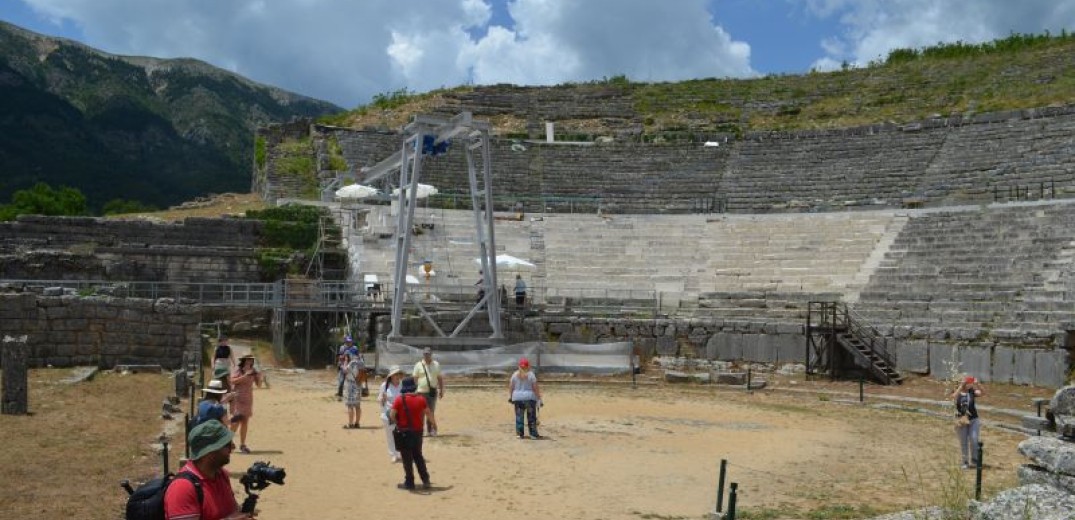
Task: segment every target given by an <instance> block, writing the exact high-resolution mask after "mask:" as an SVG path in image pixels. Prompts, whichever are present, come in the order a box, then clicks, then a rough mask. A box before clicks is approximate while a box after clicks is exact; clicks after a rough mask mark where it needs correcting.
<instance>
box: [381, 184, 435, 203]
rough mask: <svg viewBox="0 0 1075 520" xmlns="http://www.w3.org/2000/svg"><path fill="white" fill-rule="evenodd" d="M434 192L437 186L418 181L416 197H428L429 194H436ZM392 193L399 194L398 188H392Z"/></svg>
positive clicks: (396, 195)
mask: <svg viewBox="0 0 1075 520" xmlns="http://www.w3.org/2000/svg"><path fill="white" fill-rule="evenodd" d="M409 187H410V186H408V188H409ZM436 194H437V188H435V187H434V186H432V185H430V184H422V183H418V193H417V197H418V198H419V199H424V198H426V197H428V196H430V195H436ZM392 195H393V196H395V197H398V196H399V188H396V189H394V190H392Z"/></svg>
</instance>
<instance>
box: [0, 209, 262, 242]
mask: <svg viewBox="0 0 1075 520" xmlns="http://www.w3.org/2000/svg"><path fill="white" fill-rule="evenodd" d="M260 230H261V223H260V222H258V221H256V220H240V219H215V218H187V219H185V220H183V221H182V222H175V223H171V222H150V221H145V220H113V219H104V218H96V217H46V216H41V215H21V216H19V217H18V218H17V219H16V220H15V221H13V222H0V251H10V250H12V249H15V248H20V247H21V248H26V247H38V248H41V249H68V248H76V249H78V248H96V247H142V248H147V249H148V248H154V247H161V246H170V247H201V248H210V247H217V248H234V249H243V248H253V247H254V246H255V245H256V243H257V237H258V233H259V232H260Z"/></svg>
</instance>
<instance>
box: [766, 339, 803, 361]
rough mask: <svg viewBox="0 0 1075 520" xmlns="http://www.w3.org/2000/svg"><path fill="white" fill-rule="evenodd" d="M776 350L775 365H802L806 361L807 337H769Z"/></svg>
mask: <svg viewBox="0 0 1075 520" xmlns="http://www.w3.org/2000/svg"><path fill="white" fill-rule="evenodd" d="M769 341H770V342H772V343H773V347H774V349H775V359H774V360H773V361H774V362H775V363H788V362H792V363H802V362H803V361H805V360H806V337H805V336H803V335H802V334H776V335H772V336H769Z"/></svg>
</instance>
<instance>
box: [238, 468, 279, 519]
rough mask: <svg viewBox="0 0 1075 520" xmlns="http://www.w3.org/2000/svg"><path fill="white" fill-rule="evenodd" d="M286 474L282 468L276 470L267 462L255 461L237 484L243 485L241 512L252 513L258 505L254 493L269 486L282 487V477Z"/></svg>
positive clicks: (256, 496)
mask: <svg viewBox="0 0 1075 520" xmlns="http://www.w3.org/2000/svg"><path fill="white" fill-rule="evenodd" d="M286 476H287V474H286V473H285V472H284V468H277V467H274V466H272V465H270V464H269V463H268V462H261V461H257V462H255V463H254V464H253V465H251V466H250V468H249V469H247V470H246V473H245V474H243V476H242V477H241V478H239V482H241V483H242V484H243V490H244V491H246V500H243V508H242V512H244V513H253V512H254V509H256V508H257V505H258V495H257V493H254V491H260V490H262V489H265V488H267V487H269V484H277V485H280V486H282V485H284V477H286Z"/></svg>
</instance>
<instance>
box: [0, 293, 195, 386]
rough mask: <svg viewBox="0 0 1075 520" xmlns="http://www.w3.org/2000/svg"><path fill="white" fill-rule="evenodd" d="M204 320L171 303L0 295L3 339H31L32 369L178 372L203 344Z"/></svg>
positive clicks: (31, 294) (33, 295) (29, 343)
mask: <svg viewBox="0 0 1075 520" xmlns="http://www.w3.org/2000/svg"><path fill="white" fill-rule="evenodd" d="M200 319H201V310H200V308H198V307H197V306H189V305H176V304H174V303H172V302H170V301H168V300H157V301H153V300H139V299H113V298H107V297H88V298H84V297H80V296H42V295H38V294H34V293H16V294H0V335H7V336H12V337H19V336H23V335H25V336H26V337H27V345H28V346H29V348H30V359H29V362H30V366H31V367H44V366H48V365H51V366H54V367H68V366H76V365H89V366H97V367H100V368H112V367H114V366H115V365H117V364H150V365H157V364H159V365H161V366H162V367H164V368H169V369H172V368H177V367H179V366H180V364H181V363H182V359H183V352H185V351H197V350H198V348H199V347H200V345H201V337H200V335H199V330H198V323H199V321H200Z"/></svg>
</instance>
